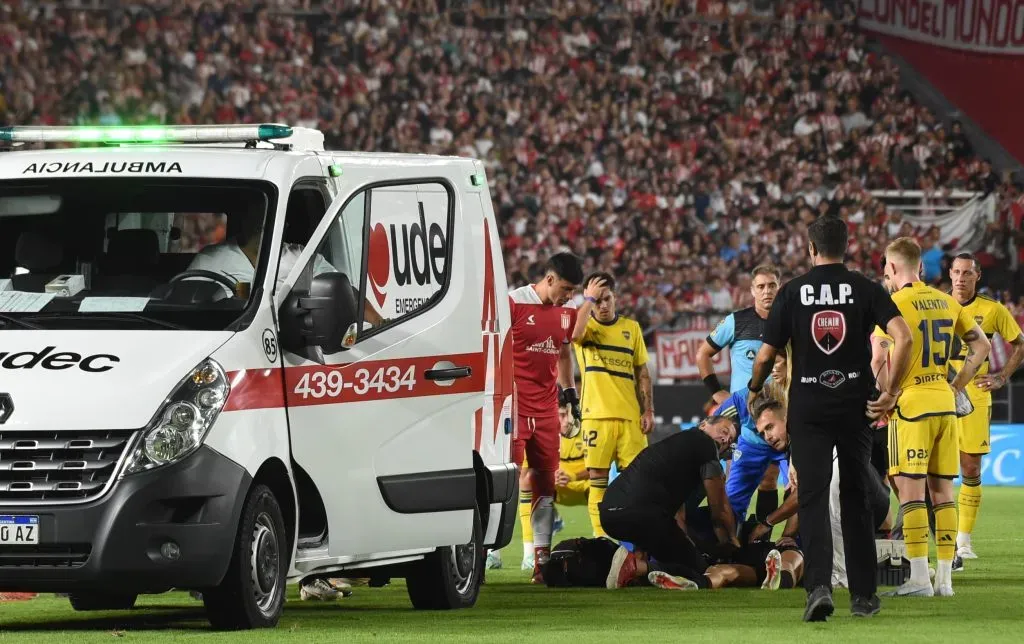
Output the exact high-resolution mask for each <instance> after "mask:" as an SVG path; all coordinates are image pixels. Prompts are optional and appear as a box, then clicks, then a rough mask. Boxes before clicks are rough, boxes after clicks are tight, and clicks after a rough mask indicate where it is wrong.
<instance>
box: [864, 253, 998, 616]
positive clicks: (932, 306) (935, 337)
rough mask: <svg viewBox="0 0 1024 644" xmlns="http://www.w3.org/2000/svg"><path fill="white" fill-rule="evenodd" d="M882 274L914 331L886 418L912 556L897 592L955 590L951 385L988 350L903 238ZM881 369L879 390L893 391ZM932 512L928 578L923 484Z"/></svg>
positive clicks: (959, 385)
mask: <svg viewBox="0 0 1024 644" xmlns="http://www.w3.org/2000/svg"><path fill="white" fill-rule="evenodd" d="M885 259H886V265H885V275H886V276H887V277H888V279H889V288H890V290H891V291H892V292H893V295H892V299H893V302H894V303H895V304H896V306H897V307H898V308H899V310H900V314H901V315H902V316H903V319H904V320H906V322H907V325H908V326H909V327H910V330H911V334H912V336H913V345H912V349H911V356H910V368H909V369H908V371H907V374H906V376H904V377H903V379H902V381H901V382H900V384H899V395H898V397H897V402H896V408H895V409H894V410H893V412H892V416H891V418H890V421H889V474H890V475H891V476H892V477H893V479H894V481H895V484H896V492H897V494H898V495H899V499H900V504H901V507H902V509H903V540H904V542H905V543H906V548H907V558H908V559H910V579H909V580H908V581H907V582H906V583H905V584H903V585H902V586H900V587H899V588H897V589H896V590H895V591H893V593H892V594H894V595H897V596H916V597H922V596H924V597H931V596H933V595H936V594H938V595H942V596H951V595H952V594H953V578H952V568H953V556H954V554H955V553H956V537H955V532H956V521H957V520H956V506H955V505H954V503H953V479H954V478H956V476H957V474H958V473H959V469H960V468H959V465H960V464H959V458H958V453H959V446H958V444H957V435H958V429H957V421H956V400H955V395H954V393H955V392H961V391H963V389H964V388H965V387H966V386H967V383H969V382H970V381H971V379H972V378H973V377H974V375H975V374H976V373H977V371H978V367H980V366H981V363H982V362H983V361H984V360H985V358H986V357H987V356H988V352H989V349H990V348H991V345H990V344H989V341H988V339H987V338H986V337H985V334H984V333H982V331H981V328H980V327H979V326H978V324H977V323H976V322H975V321H974V319H973V318H972V317H971V316H970V315H969V314H968V313H967V312H966V311H965V310H964V309H963V307H962V306H960V304H959V303H958V302H957V301H956V300H955V299H953V297H952V296H950V295H947V294H946V293H943V292H942V291H939V290H937V289H934V288H932V287H930V286H926V285H925V284H924V283H923V282H921V278H920V271H921V247H920V246H918V244H917V242H915V241H914V240H913V239H911V238H909V237H901V238H899V239H897V240H896V241H894V242H892V243H891V244H889V246H888V247H887V248H886V251H885ZM954 336H957V337H959V338H961V340H962V341H963V342H965V343H966V344H967V346H968V347H969V348H970V349H971V351H972V355H970V356H969V357H968V358H967V359H966V360H965V361H964V365H963V368H962V369H961V370H960V372H959V373H957V375H956V378H954V380H953V382H952V383H949V382H948V381H947V373H948V369H949V368H948V366H947V362H948V360H949V356H950V353H951V351H952V348H953V338H954ZM887 376H888V374H887V373H886V374H880V376H879V379H880V380H882V381H883V382H882V383H881V384H882V385H883V390H886V391H888V390H891V389H892V387H891V384H890V383H888V382H885V380H887ZM926 488H927V490H928V492H929V494H930V495H931V500H932V504H933V505H932V507H933V509H934V513H935V545H936V554H937V558H938V565H937V566H936V571H935V583H934V585H933V584H931V583H929V574H928V511H927V509H926V508H925V501H924V498H925V489H926Z"/></svg>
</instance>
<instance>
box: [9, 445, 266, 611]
mask: <svg viewBox="0 0 1024 644" xmlns="http://www.w3.org/2000/svg"><path fill="white" fill-rule="evenodd" d="M251 484H252V477H251V476H250V475H249V474H248V472H246V471H245V469H244V468H242V467H241V466H240V465H238V464H237V463H234V462H233V461H231V460H229V459H228V458H226V457H225V456H222V455H221V454H219V453H217V452H216V451H214V450H212V449H210V448H208V447H206V446H202V447H200V448H199V449H198V450H196V452H195V453H193V454H192V455H190V456H188V457H186V458H185V459H184V460H183V461H181V462H180V463H175V464H173V465H169V466H166V467H162V468H158V469H155V470H153V471H149V472H142V473H139V474H132V475H130V476H127V477H125V478H124V479H123V480H121V481H119V482H118V483H116V484H115V485H114V486H113V488H112V489H111V490H110V492H108V493H107V494H106V495H104V496H103V497H102V498H100V499H99V500H96V501H93V502H90V503H83V504H72V505H63V506H58V505H38V506H21V505H19V506H4V505H2V501H0V516H3V515H13V516H31V517H38V540H39V543H38V544H33V545H0V591H8V592H14V591H24V592H87V591H106V592H116V593H145V592H162V591H165V590H168V589H170V588H185V589H200V588H209V587H213V586H216V585H218V584H219V583H220V582H221V580H222V579H223V577H224V574H225V573H226V571H227V567H228V564H229V562H230V561H231V555H232V551H233V548H234V544H235V541H236V536H237V526H238V522H239V516H240V514H241V511H242V504H243V503H244V500H245V496H246V494H247V492H248V490H249V487H250V485H251Z"/></svg>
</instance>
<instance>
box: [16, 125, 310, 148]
mask: <svg viewBox="0 0 1024 644" xmlns="http://www.w3.org/2000/svg"><path fill="white" fill-rule="evenodd" d="M291 135H292V128H291V127H290V126H288V125H280V124H277V123H263V124H258V125H169V126H152V125H146V126H139V127H94V126H89V127H75V126H70V127H63V126H59V127H22V126H10V127H0V142H8V143H113V144H117V143H233V142H244V141H272V140H274V139H286V138H288V137H290V136H291Z"/></svg>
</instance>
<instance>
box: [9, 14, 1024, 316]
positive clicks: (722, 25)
mask: <svg viewBox="0 0 1024 644" xmlns="http://www.w3.org/2000/svg"><path fill="white" fill-rule="evenodd" d="M71 4H72V5H74V4H77V5H82V6H84V7H89V8H87V9H82V10H76V9H75V8H74V7H73V6H72V7H65V8H55V5H52V4H47V3H38V2H27V1H22V0H3V1H2V2H0V124H14V123H19V124H25V123H38V124H47V125H58V124H86V123H99V124H103V125H118V124H135V123H153V122H167V123H171V122H173V123H184V124H188V123H196V124H207V123H230V122H255V121H280V122H287V123H291V124H294V125H301V126H309V127H317V128H320V129H321V130H323V131H324V132H325V135H326V143H327V145H328V147H330V148H334V149H361V150H381V151H388V150H397V151H407V152H430V153H438V154H459V155H468V156H475V157H479V158H480V159H482V160H483V161H484V162H485V163H486V165H487V168H488V173H489V177H490V180H491V186H492V194H493V197H494V199H495V207H496V208H497V209H498V210H499V217H500V219H501V221H502V222H503V226H504V231H503V232H504V234H503V241H504V244H505V250H506V266H507V267H508V271H509V282H510V287H516V286H521V285H523V284H526V283H528V282H530V281H531V280H532V279H534V278H535V277H536V276H537V272H538V270H539V268H540V267H541V266H542V265H543V262H544V260H545V259H546V258H547V257H548V256H549V255H550V254H551V253H553V252H557V251H559V250H563V249H569V250H573V251H574V252H577V253H579V254H581V255H584V256H585V257H586V258H587V265H586V266H585V270H592V269H593V268H595V267H596V266H612V267H615V273H616V274H617V275H618V276H619V277H620V278H621V281H622V285H623V286H622V289H621V290H622V292H621V294H620V298H621V299H620V304H621V306H622V307H623V309H624V310H625V312H627V313H628V314H631V315H633V316H635V317H636V318H637V319H638V320H639V321H640V322H641V325H642V326H643V327H644V328H645V329H651V328H654V327H658V326H663V325H673V324H677V323H679V322H681V321H684V320H685V319H686V318H687V316H689V315H690V314H692V313H693V312H698V313H700V312H709V311H723V312H724V311H729V310H733V309H735V308H738V307H743V306H748V305H749V304H750V301H749V298H750V295H749V288H748V287H749V283H748V282H749V277H748V275H749V271H750V269H751V268H753V267H754V266H755V265H757V264H760V263H764V262H770V263H774V264H777V265H780V266H782V267H783V269H784V275H783V279H784V280H785V279H787V278H788V277H789V276H791V275H793V274H795V273H797V272H799V271H802V270H803V269H804V268H806V267H807V253H806V249H805V248H804V244H805V241H804V240H805V238H806V234H805V233H806V226H807V224H808V223H809V222H811V221H813V220H814V218H815V217H816V216H817V215H818V214H820V213H823V212H832V213H835V214H838V215H840V216H842V217H843V218H844V219H845V220H846V221H847V222H848V225H849V227H850V229H851V233H852V237H853V238H854V240H855V241H854V243H853V244H852V247H851V255H852V260H853V261H852V266H854V267H856V268H859V269H862V270H864V271H866V272H868V273H874V272H876V271H875V269H876V267H877V265H878V260H879V259H880V255H881V252H882V249H883V248H884V245H885V243H886V241H888V240H889V239H891V238H894V237H896V236H899V235H907V234H910V235H914V236H916V237H917V238H918V239H920V240H921V241H922V243H923V244H924V247H925V249H926V253H925V256H926V258H928V261H929V262H931V264H930V265H929V270H926V276H927V277H929V278H930V280H931V281H932V282H934V283H939V282H940V281H941V280H942V279H943V278H942V277H941V276H942V275H944V274H945V271H944V270H941V262H942V260H943V256H944V251H948V250H955V249H943V248H940V247H939V245H938V244H937V240H938V237H939V231H938V230H937V229H934V228H931V229H929V228H923V227H921V228H919V227H915V225H914V223H913V221H912V217H902V216H901V215H900V214H899V213H898V212H887V210H886V208H885V206H884V205H883V204H882V203H881V202H880V201H879V200H877V199H875V198H873V197H872V196H871V194H870V192H869V191H870V190H877V189H919V190H925V191H938V193H937V195H938V196H937V197H936V200H937V201H940V202H941V200H942V199H943V197H942V194H943V192H944V191H949V190H955V189H963V190H972V191H981V192H985V193H990V192H993V191H995V192H997V193H998V195H999V203H1000V206H999V218H998V221H997V222H996V223H994V224H992V225H991V226H990V229H989V232H988V238H987V240H986V242H987V243H986V247H985V248H984V249H983V251H984V252H982V253H981V254H980V256H981V260H982V262H983V265H986V268H987V267H989V266H1006V265H1008V264H1009V263H1010V262H1009V260H1010V258H1011V253H1013V252H1015V251H1014V248H1015V247H1014V245H1013V243H1012V242H1015V241H1016V240H1015V237H1018V238H1019V236H1020V232H1019V230H1020V227H1021V226H1020V224H1021V218H1022V215H1024V207H1022V206H1021V203H1024V198H1022V197H1021V195H1022V194H1024V193H1022V191H1021V189H1020V188H1019V187H1018V186H1016V185H1015V184H1013V183H1012V182H1010V181H1009V180H1008V178H1001V177H997V176H996V174H995V173H994V172H993V170H992V168H991V166H990V164H989V163H988V162H987V161H985V160H984V159H980V158H977V157H976V156H975V155H974V154H973V150H972V146H971V144H970V142H969V141H968V140H967V138H966V136H965V135H964V133H963V132H962V130H961V127H960V125H959V124H958V123H956V122H952V123H944V122H942V121H941V120H940V119H939V118H937V117H936V115H935V114H933V113H932V112H930V111H929V110H927V109H925V108H923V107H921V106H920V105H918V104H916V103H915V102H914V101H913V99H912V98H911V97H910V95H909V94H907V93H906V92H904V91H902V90H901V89H900V83H899V81H900V72H899V69H898V68H897V67H896V66H895V65H894V64H893V62H892V61H891V60H890V59H889V58H888V57H886V56H880V55H878V54H876V53H873V52H872V51H871V49H870V47H869V44H868V42H867V41H866V38H865V35H864V34H862V33H859V32H858V30H857V28H856V25H855V22H854V20H853V16H854V13H853V10H852V7H851V6H850V5H847V6H845V7H843V9H842V11H841V13H839V14H838V15H837V14H834V13H832V12H830V11H829V10H828V9H827V8H826V7H824V6H823V4H822V2H821V0H778V1H773V0H749V1H748V0H734V1H730V2H723V1H722V0H696V2H687V1H681V2H675V1H666V2H655V1H653V0H631V1H629V2H625V3H619V2H611V1H603V0H576V1H574V0H554V1H552V2H549V3H546V5H547V8H546V9H545V10H544V13H543V14H537V13H535V11H536V9H535V7H533V6H532V5H529V4H528V3H524V2H516V1H514V0H512V1H501V2H497V1H487V2H462V1H459V0H450V1H445V0H394V1H390V2H389V1H384V0H372V1H370V2H355V1H336V2H322V3H321V2H318V1H311V0H272V1H270V2H263V3H260V4H257V5H255V6H254V7H253V8H249V7H247V6H245V5H242V4H240V3H235V2H228V1H225V0H175V1H173V2H170V1H159V2H147V3H145V4H146V6H145V7H141V6H135V5H133V4H132V3H123V2H105V1H104V0H94V1H92V2H90V0H79V1H78V2H77V3H71ZM140 4H141V3H140ZM97 7H100V8H97ZM110 7H113V8H110ZM527 7H529V9H527ZM1018 200H1019V202H1020V203H1018ZM218 231H220V232H218ZM187 232H188V233H189V234H192V235H195V236H197V237H200V238H201V237H205V236H210V239H208V240H205V239H197V240H195V241H196V242H205V241H216V239H214V238H213V237H214V236H216V235H217V234H222V232H223V231H222V230H220V229H218V228H211V229H210V230H198V229H196V230H195V231H187ZM1020 246H1021V247H1022V248H1024V244H1020ZM1016 295H1020V294H1019V293H1014V294H1007V295H1005V296H1004V297H1010V298H1011V299H1010V300H1009V301H1010V302H1012V301H1013V300H1012V296H1016ZM1004 301H1006V300H1004ZM1019 304H1021V305H1024V300H1022V301H1021V302H1019ZM1019 311H1020V312H1021V313H1024V306H1020V307H1019Z"/></svg>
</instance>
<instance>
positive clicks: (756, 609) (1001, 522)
mask: <svg viewBox="0 0 1024 644" xmlns="http://www.w3.org/2000/svg"><path fill="white" fill-rule="evenodd" d="M1022 508H1024V489H1012V488H986V490H985V501H984V505H983V508H982V517H981V521H980V526H979V528H978V530H977V533H976V535H975V549H976V551H977V552H978V553H979V555H980V556H981V557H982V558H981V559H979V560H977V561H971V562H968V569H967V570H965V571H964V572H960V573H954V588H955V590H956V593H957V596H956V597H952V598H934V599H883V608H882V613H881V614H880V615H878V616H877V617H875V618H873V619H870V620H854V619H853V618H852V617H850V615H849V610H848V595H847V594H846V593H845V592H837V593H836V608H837V610H836V614H835V616H833V617H832V619H831V621H830V622H828V623H827V624H803V623H802V622H801V621H800V616H801V612H802V607H803V602H804V593H803V591H778V592H774V593H772V592H766V591H760V590H746V589H734V590H721V591H707V592H703V591H701V592H691V593H679V592H668V591H661V590H657V589H653V588H633V589H628V590H620V591H603V590H596V589H595V590H591V589H567V590H563V591H558V590H550V589H547V588H537V587H533V586H531V585H529V583H528V577H527V573H525V572H520V571H519V561H520V557H521V552H522V546H521V545H520V542H519V535H518V532H517V535H516V540H515V541H513V543H512V544H511V545H510V546H509V547H508V548H506V549H505V551H504V553H503V554H504V561H505V566H506V568H505V569H503V570H497V571H488V576H487V584H486V585H485V586H484V588H483V590H482V592H481V596H480V601H479V603H478V604H477V606H476V607H475V608H473V609H471V610H466V611H454V612H444V613H427V612H419V611H413V610H412V609H411V608H410V605H409V601H408V599H407V596H406V593H405V587H404V582H402V581H400V580H399V581H396V582H395V583H393V584H392V585H391V586H390V587H388V588H384V589H369V588H365V587H357V588H356V592H355V594H354V595H353V596H352V597H350V598H348V599H344V600H340V601H338V602H337V603H327V604H320V603H307V602H299V601H298V591H297V588H292V590H291V592H290V599H291V600H290V601H289V604H288V606H287V608H286V609H285V613H284V617H283V619H282V621H281V625H280V627H279V628H278V629H277V630H274V631H260V632H255V633H253V632H249V633H215V632H211V631H210V630H209V627H208V625H207V623H206V621H205V620H204V618H203V613H202V606H201V604H199V603H198V602H194V601H192V600H191V599H190V598H189V597H188V595H186V594H183V593H174V594H167V595H160V596H152V597H143V598H140V600H139V604H138V608H136V609H135V610H134V611H131V612H128V613H75V612H74V611H72V610H71V608H70V606H69V605H68V602H67V600H65V599H58V598H55V597H53V596H49V597H42V598H40V599H36V600H33V601H29V602H19V603H10V604H3V605H0V642H4V643H7V642H31V643H38V642H57V641H61V642H67V643H69V644H70V643H73V644H80V643H84V642H109V641H111V639H112V638H114V639H122V640H133V641H155V642H164V641H170V640H177V639H187V640H192V641H196V640H201V641H204V642H206V641H209V642H263V641H275V642H276V641H282V642H283V641H291V642H326V641H346V642H353V641H358V642H362V641H415V642H422V641H444V642H509V641H513V642H514V641H522V642H531V643H532V642H538V641H539V642H548V641H553V642H561V643H564V644H574V643H577V642H579V643H586V644H590V643H598V642H613V641H623V640H628V641H641V640H645V641H647V642H650V643H654V642H670V641H678V642H687V643H688V644H689V643H697V642H716V643H718V642H747V643H750V644H762V643H768V642H788V643H790V644H795V643H798V642H829V643H830V644H835V643H839V642H899V643H900V644H903V643H909V642H956V643H962V644H967V643H970V642H978V641H984V642H986V644H992V643H995V642H1021V641H1024V558H1022V555H1024V535H1022V531H1021V528H1022V527H1024V521H1022V520H1021V509H1022ZM563 512H564V517H565V520H566V530H565V531H564V532H562V533H560V534H559V537H560V538H564V537H566V536H573V535H585V534H588V533H589V531H590V526H589V522H588V519H587V515H586V510H585V508H571V509H568V510H563ZM527 633H528V634H529V635H526V634H527Z"/></svg>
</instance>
